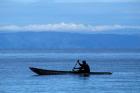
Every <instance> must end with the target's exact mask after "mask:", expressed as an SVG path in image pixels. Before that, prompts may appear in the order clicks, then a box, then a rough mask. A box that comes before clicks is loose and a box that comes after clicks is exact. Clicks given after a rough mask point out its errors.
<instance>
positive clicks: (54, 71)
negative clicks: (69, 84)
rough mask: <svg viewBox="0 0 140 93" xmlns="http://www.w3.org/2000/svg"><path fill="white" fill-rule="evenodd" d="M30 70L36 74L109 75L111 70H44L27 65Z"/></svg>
mask: <svg viewBox="0 0 140 93" xmlns="http://www.w3.org/2000/svg"><path fill="white" fill-rule="evenodd" d="M29 68H30V70H31V71H33V72H34V73H36V74H37V75H62V74H84V75H111V74H112V73H111V72H90V73H80V72H76V71H57V70H45V69H40V68H34V67H29Z"/></svg>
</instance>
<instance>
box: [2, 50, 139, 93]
mask: <svg viewBox="0 0 140 93" xmlns="http://www.w3.org/2000/svg"><path fill="white" fill-rule="evenodd" d="M77 59H80V60H87V62H88V63H89V65H90V67H91V71H109V72H113V74H112V75H90V76H89V77H82V76H80V75H55V76H54V75H50V76H37V75H36V74H35V73H33V72H31V71H30V70H29V68H28V67H30V66H33V67H39V68H45V69H54V70H71V69H72V68H73V66H74V65H75V61H76V60H77ZM139 71H140V51H139V50H134V51H133V50H131V51H129V50H125V51H123V50H119V51H117V50H116V51H114V50H105V51H104V50H0V93H139V92H140V72H139Z"/></svg>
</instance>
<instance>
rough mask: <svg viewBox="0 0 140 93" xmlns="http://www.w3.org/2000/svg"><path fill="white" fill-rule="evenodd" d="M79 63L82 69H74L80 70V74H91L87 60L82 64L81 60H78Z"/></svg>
mask: <svg viewBox="0 0 140 93" xmlns="http://www.w3.org/2000/svg"><path fill="white" fill-rule="evenodd" d="M77 63H78V64H79V65H80V67H79V68H75V67H74V69H78V72H80V73H90V67H89V65H88V64H87V63H86V61H85V60H83V61H82V64H81V63H80V62H79V60H77Z"/></svg>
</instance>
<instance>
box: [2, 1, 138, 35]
mask: <svg viewBox="0 0 140 93" xmlns="http://www.w3.org/2000/svg"><path fill="white" fill-rule="evenodd" d="M120 29H122V30H125V29H132V30H133V31H135V30H137V31H136V33H139V31H138V30H140V0H0V31H88V32H90V31H91V32H99V31H100V32H101V31H104V32H105V33H106V32H107V31H109V32H110V31H113V30H120ZM131 32H132V31H131ZM131 32H130V31H128V33H131ZM117 33H121V31H119V32H117Z"/></svg>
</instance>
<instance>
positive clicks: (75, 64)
mask: <svg viewBox="0 0 140 93" xmlns="http://www.w3.org/2000/svg"><path fill="white" fill-rule="evenodd" d="M78 62H79V60H77V62H76V63H75V65H74V67H73V69H72V71H74V69H75V67H76V65H77V63H78Z"/></svg>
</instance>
